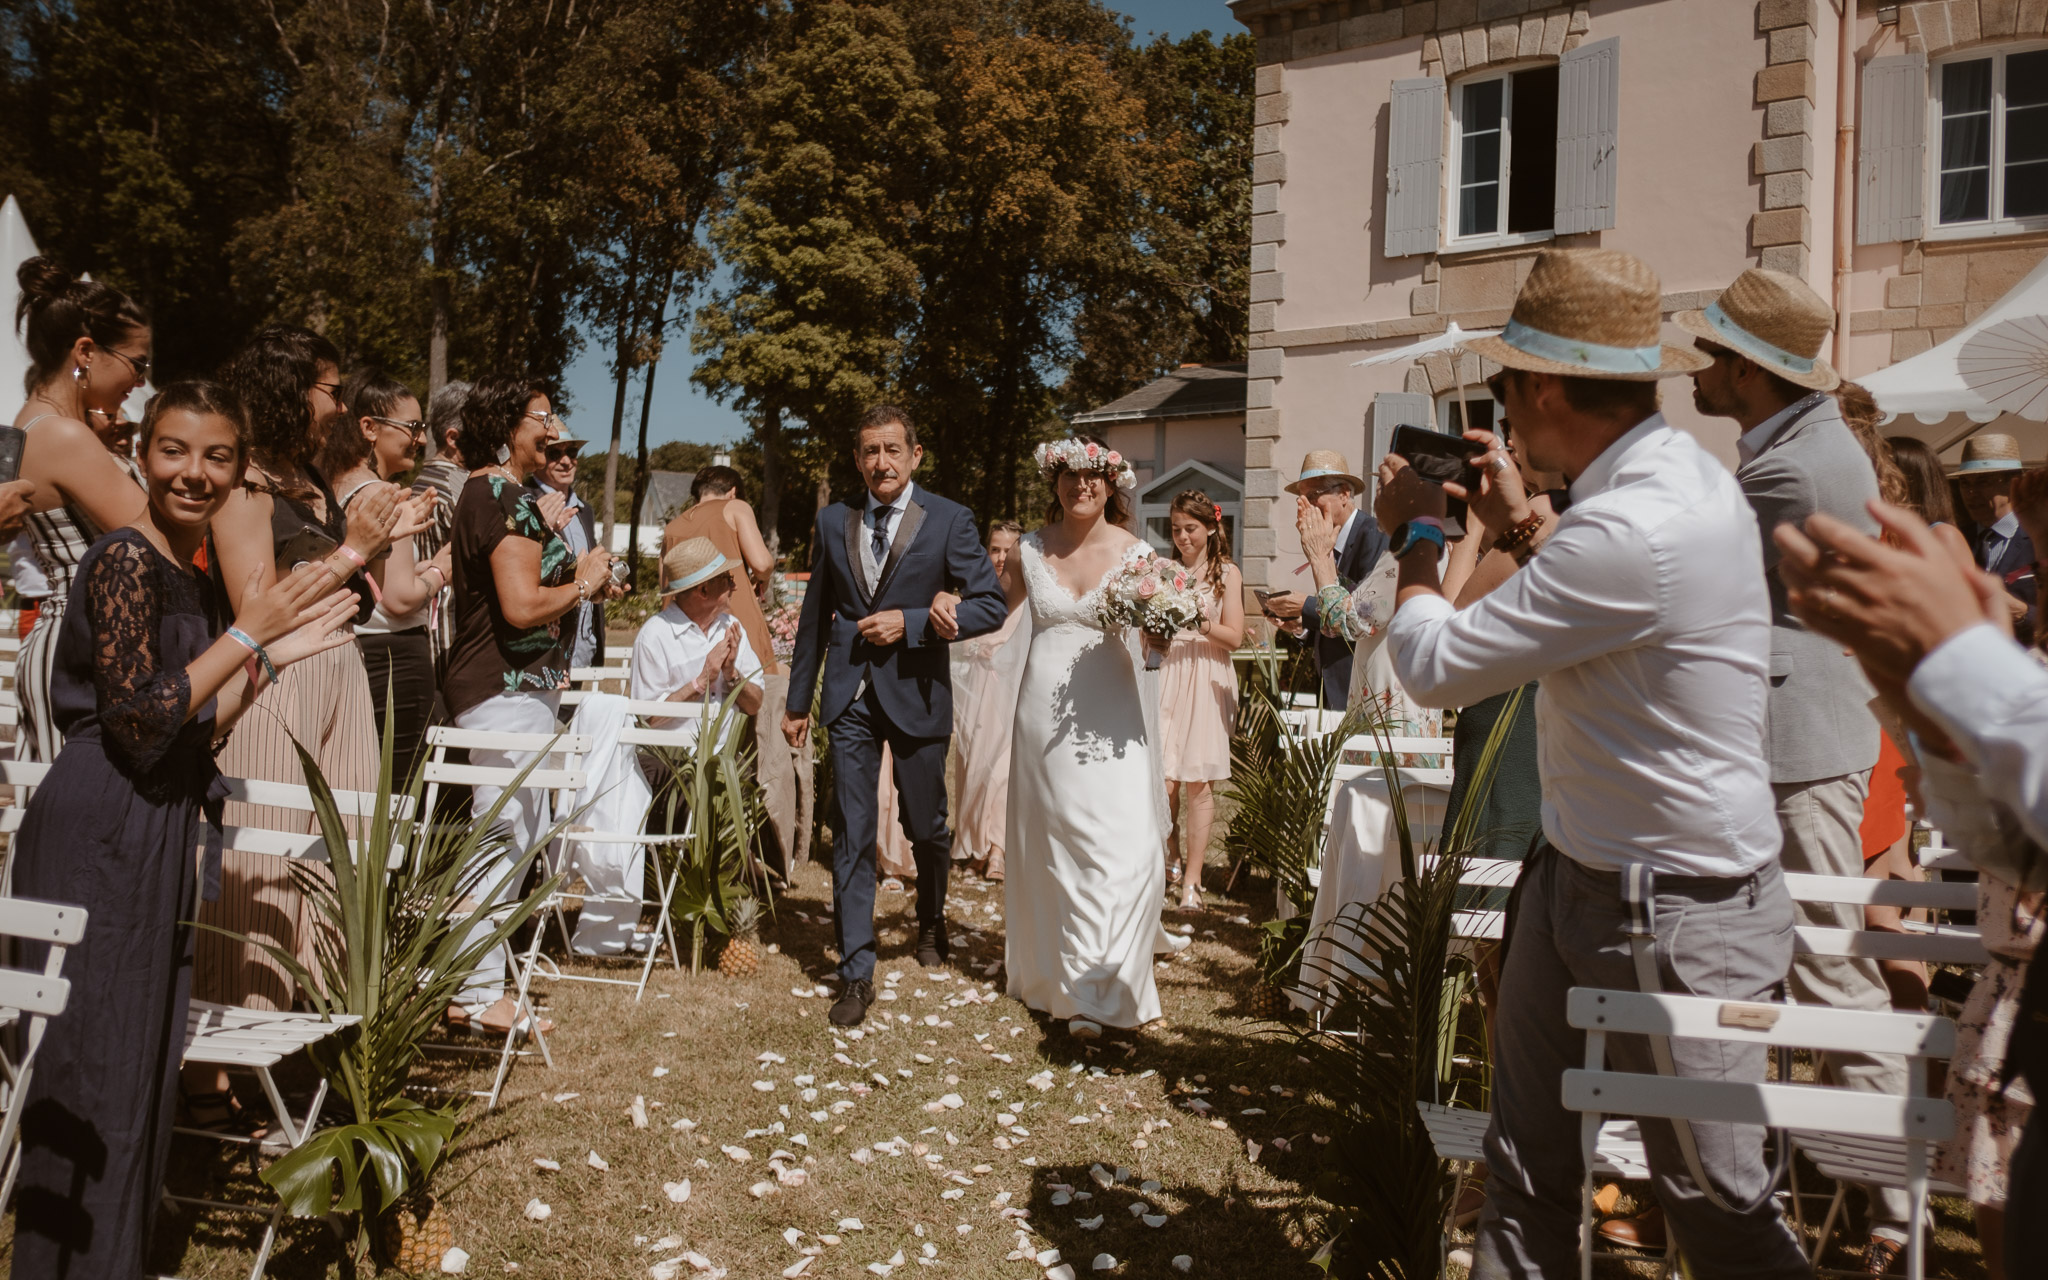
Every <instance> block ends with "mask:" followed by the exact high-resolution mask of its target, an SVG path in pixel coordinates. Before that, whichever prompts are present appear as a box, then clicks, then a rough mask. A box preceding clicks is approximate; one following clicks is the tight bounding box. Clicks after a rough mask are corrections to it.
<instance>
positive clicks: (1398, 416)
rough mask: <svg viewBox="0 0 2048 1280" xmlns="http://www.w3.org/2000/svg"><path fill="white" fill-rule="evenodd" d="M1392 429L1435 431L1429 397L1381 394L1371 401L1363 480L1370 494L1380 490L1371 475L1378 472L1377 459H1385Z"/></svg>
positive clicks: (1434, 417) (1391, 437)
mask: <svg viewBox="0 0 2048 1280" xmlns="http://www.w3.org/2000/svg"><path fill="white" fill-rule="evenodd" d="M1395 427H1422V428H1425V429H1427V430H1430V431H1434V430H1436V408H1435V406H1434V405H1432V404H1431V403H1430V399H1429V397H1428V396H1425V395H1420V394H1417V393H1416V392H1413V391H1382V392H1380V393H1379V394H1378V395H1376V396H1374V397H1373V398H1372V452H1371V453H1369V454H1367V455H1366V458H1365V479H1366V481H1367V488H1368V489H1370V490H1372V491H1373V492H1377V491H1378V490H1379V480H1378V478H1377V477H1376V476H1375V475H1374V473H1375V472H1377V471H1378V470H1379V469H1380V459H1381V458H1384V457H1386V456H1387V444H1388V442H1390V441H1391V440H1393V438H1394V428H1395Z"/></svg>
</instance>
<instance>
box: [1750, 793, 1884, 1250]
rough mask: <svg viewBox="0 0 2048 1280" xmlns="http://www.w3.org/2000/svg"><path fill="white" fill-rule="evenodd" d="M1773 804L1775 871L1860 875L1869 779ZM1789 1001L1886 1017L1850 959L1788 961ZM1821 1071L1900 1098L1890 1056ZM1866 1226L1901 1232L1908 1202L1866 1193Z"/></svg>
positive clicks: (1853, 1056) (1841, 910) (1878, 982)
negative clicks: (1779, 845)
mask: <svg viewBox="0 0 2048 1280" xmlns="http://www.w3.org/2000/svg"><path fill="white" fill-rule="evenodd" d="M1771 791H1772V792H1773V793H1774V794H1775V795H1776V796H1777V800H1778V826H1779V827H1780V829H1782V830H1783V831H1784V833H1785V848H1784V852H1783V853H1782V854H1780V855H1779V859H1778V861H1779V865H1780V866H1782V867H1783V868H1784V869H1785V870H1787V871H1793V872H1804V873H1806V874H1808V875H1817V876H1858V877H1860V876H1861V875H1862V874H1863V839H1862V835H1861V832H1860V828H1861V826H1862V824H1863V801H1864V799H1865V798H1866V797H1867V796H1868V795H1869V793H1870V780H1869V775H1867V774H1861V773H1851V774H1845V775H1843V776H1841V777H1838V778H1822V779H1820V780H1819V781H1816V782H1794V783H1773V784H1772V786H1771ZM1793 909H1794V910H1795V911H1796V912H1797V913H1798V915H1799V923H1801V924H1806V925H1814V926H1817V927H1819V928H1823V929H1861V928H1862V927H1863V908H1861V907H1859V906H1856V905H1854V904H1853V903H1833V902H1799V903H1794V904H1793ZM1791 989H1792V998H1793V999H1794V1000H1797V1001H1798V1002H1799V1003H1801V1004H1824V1005H1829V1006H1831V1007H1833V1008H1836V1009H1863V1010H1878V1011H1889V1010H1890V1009H1891V1007H1892V997H1891V990H1890V988H1888V987H1886V986H1885V982H1884V975H1883V974H1882V973H1880V972H1879V971H1878V967H1877V961H1875V960H1861V959H1857V958H1856V957H1854V956H1809V955H1795V956H1794V957H1792V973H1791ZM1820 1066H1821V1068H1822V1069H1823V1070H1824V1071H1826V1072H1827V1073H1828V1074H1829V1075H1831V1076H1833V1078H1834V1081H1835V1083H1836V1084H1838V1085H1840V1086H1841V1087H1842V1088H1844V1089H1857V1090H1861V1091H1863V1092H1865V1093H1891V1094H1903V1093H1904V1092H1905V1091H1906V1060H1905V1059H1904V1058H1903V1057H1900V1056H1899V1055H1898V1054H1893V1053H1843V1052H1832V1053H1827V1054H1824V1055H1822V1057H1821V1062H1820ZM1865 1191H1866V1192H1867V1193H1868V1194H1869V1197H1870V1225H1872V1226H1883V1227H1892V1228H1895V1229H1897V1230H1899V1231H1901V1232H1903V1231H1904V1230H1905V1229H1906V1219H1907V1218H1909V1217H1910V1216H1912V1212H1913V1200H1912V1197H1911V1196H1908V1195H1907V1194H1906V1191H1905V1188H1903V1187H1866V1188H1865Z"/></svg>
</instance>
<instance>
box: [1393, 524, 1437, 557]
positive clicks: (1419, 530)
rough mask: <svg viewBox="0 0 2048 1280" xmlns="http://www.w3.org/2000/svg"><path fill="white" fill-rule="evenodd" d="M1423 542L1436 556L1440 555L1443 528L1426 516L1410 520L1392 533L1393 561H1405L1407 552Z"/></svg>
mask: <svg viewBox="0 0 2048 1280" xmlns="http://www.w3.org/2000/svg"><path fill="white" fill-rule="evenodd" d="M1425 521H1426V523H1425ZM1425 542H1426V543H1428V544H1430V546H1432V547H1434V548H1435V550H1436V554H1437V555H1442V554H1443V550H1444V546H1445V538H1444V531H1443V527H1442V526H1441V525H1439V524H1438V523H1437V522H1436V521H1434V520H1430V519H1429V517H1427V516H1424V517H1422V518H1421V519H1418V520H1410V521H1409V522H1408V523H1406V524H1404V525H1402V526H1401V527H1400V528H1399V529H1396V530H1395V531H1394V559H1396V560H1403V559H1406V558H1407V556H1408V553H1409V552H1411V551H1413V550H1415V548H1416V547H1417V546H1419V545H1421V544H1422V543H1425Z"/></svg>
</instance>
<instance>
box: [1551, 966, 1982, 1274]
mask: <svg viewBox="0 0 2048 1280" xmlns="http://www.w3.org/2000/svg"><path fill="white" fill-rule="evenodd" d="M1565 1021H1566V1022H1567V1023H1569V1024H1570V1025H1571V1026H1573V1027H1575V1028H1577V1029H1579V1030H1582V1031H1584V1032H1586V1065H1585V1067H1584V1068H1583V1069H1579V1068H1572V1069H1568V1070H1566V1071H1565V1073H1564V1082H1563V1090H1564V1105H1565V1106H1566V1107H1567V1108H1568V1109H1570V1110H1573V1111H1579V1112H1583V1113H1584V1117H1583V1120H1582V1123H1581V1127H1580V1142H1581V1145H1582V1148H1583V1150H1584V1151H1585V1154H1586V1174H1585V1177H1584V1179H1583V1181H1582V1185H1581V1188H1580V1216H1579V1258H1580V1263H1579V1269H1580V1276H1581V1277H1582V1280H1591V1277H1592V1274H1593V1218H1594V1214H1593V1155H1594V1151H1595V1147H1596V1143H1597V1141H1598V1136H1599V1131H1600V1127H1601V1121H1602V1118H1603V1117H1604V1116H1606V1115H1613V1114H1620V1115H1630V1116H1636V1117H1638V1118H1640V1117H1644V1116H1657V1117H1661V1118H1664V1119H1668V1120H1675V1121H1694V1120H1697V1121H1701V1122H1703V1123H1709V1124H1751V1125H1763V1126H1765V1127H1766V1128H1771V1129H1784V1130H1789V1131H1791V1137H1792V1141H1793V1142H1794V1144H1795V1145H1800V1146H1804V1144H1805V1142H1806V1141H1807V1135H1809V1134H1811V1135H1816V1136H1817V1139H1818V1138H1829V1139H1839V1138H1845V1137H1856V1138H1862V1139H1868V1140H1873V1141H1875V1142H1877V1143H1881V1144H1884V1145H1886V1146H1889V1147H1891V1148H1893V1149H1894V1150H1895V1151H1896V1152H1897V1153H1898V1157H1899V1160H1900V1162H1901V1164H1902V1166H1903V1170H1904V1183H1905V1187H1906V1190H1907V1193H1908V1194H1909V1195H1910V1196H1911V1197H1912V1202H1913V1212H1912V1221H1911V1224H1910V1225H1909V1227H1908V1232H1909V1237H1908V1241H1907V1246H1906V1258H1907V1274H1908V1275H1909V1276H1910V1277H1911V1278H1912V1280H1923V1277H1924V1275H1925V1268H1926V1257H1925V1253H1926V1249H1925V1222H1926V1216H1927V1192H1928V1180H1927V1154H1928V1153H1927V1147H1928V1144H1929V1143H1932V1142H1941V1141H1945V1140H1946V1139H1948V1138H1949V1137H1951V1136H1953V1134H1954V1133H1955V1112H1954V1109H1953V1108H1952V1107H1951V1106H1950V1105H1949V1104H1948V1102H1947V1101H1945V1100H1943V1099H1940V1098H1930V1097H1927V1096H1926V1093H1925V1090H1926V1081H1927V1073H1926V1060H1927V1059H1929V1058H1946V1057H1949V1056H1951V1055H1952V1054H1953V1053H1954V1052H1955V1024H1954V1023H1953V1022H1950V1021H1949V1020H1948V1019H1947V1018H1941V1017H1936V1016H1935V1015H1933V1014H1923V1013H1879V1012H1864V1011H1862V1010H1855V1009H1828V1008H1821V1007H1817V1006H1811V1005H1786V1004H1752V1003H1747V1002H1744V1001H1737V1000H1716V999H1712V998H1709V997H1704V996H1680V995H1662V994H1647V993H1644V992H1639V991H1605V990H1599V989H1596V988H1591V987H1574V988H1573V989H1572V990H1571V991H1570V993H1569V994H1568V995H1567V997H1566V1001H1565ZM1611 1033H1622V1034H1633V1035H1651V1036H1676V1037H1681V1038H1685V1039H1695V1040H1722V1041H1730V1042H1737V1043H1744V1044H1760V1045H1767V1046H1771V1047H1774V1048H1776V1049H1777V1050H1778V1051H1779V1052H1781V1053H1789V1052H1791V1051H1792V1050H1793V1049H1794V1048H1806V1049H1820V1050H1830V1049H1835V1050H1850V1051H1858V1052H1864V1053H1893V1054H1901V1055H1904V1056H1905V1057H1906V1058H1907V1059H1909V1062H1910V1068H1911V1069H1910V1070H1909V1071H1908V1075H1907V1079H1908V1084H1907V1088H1908V1093H1907V1094H1906V1095H1904V1096H1894V1095H1890V1094H1879V1093H1860V1092H1855V1091H1852V1090H1848V1089H1837V1088H1830V1087H1826V1086H1821V1085H1803V1084H1768V1083H1764V1082H1761V1081H1759V1082H1756V1083H1750V1082H1746V1081H1735V1080H1694V1079H1686V1078H1683V1077H1679V1076H1665V1075H1654V1074H1648V1073H1643V1072H1634V1071H1612V1070H1609V1069H1608V1067H1607V1065H1606V1054H1607V1037H1608V1035H1609V1034H1611ZM1794 1202H1795V1204H1796V1203H1797V1198H1796V1197H1795V1198H1794ZM1836 1203H1837V1206H1838V1207H1839V1203H1840V1201H1839V1197H1838V1198H1837V1202H1836ZM1832 1219H1833V1214H1832V1213H1831V1214H1830V1226H1832ZM1825 1238H1826V1236H1825V1233H1823V1236H1822V1239H1823V1240H1825ZM1816 1256H1818V1255H1816Z"/></svg>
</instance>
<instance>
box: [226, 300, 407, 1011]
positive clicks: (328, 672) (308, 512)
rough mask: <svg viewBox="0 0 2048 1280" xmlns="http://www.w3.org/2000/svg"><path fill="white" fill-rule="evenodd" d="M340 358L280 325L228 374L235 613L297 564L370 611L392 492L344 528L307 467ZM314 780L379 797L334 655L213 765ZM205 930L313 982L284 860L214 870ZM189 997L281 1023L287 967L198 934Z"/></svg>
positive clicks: (240, 860)
mask: <svg viewBox="0 0 2048 1280" xmlns="http://www.w3.org/2000/svg"><path fill="white" fill-rule="evenodd" d="M340 361H341V356H340V353H339V352H337V351H336V350H335V349H334V346H333V344H331V343H329V342H328V341H327V340H326V339H325V338H322V337H320V336H319V335H317V334H314V333H311V332H308V331H307V330H304V329H297V328H292V327H289V326H284V325H276V326H272V327H271V328H268V329H265V330H263V331H262V332H260V333H258V334H257V335H256V336H255V337H254V338H253V339H251V340H250V343H249V345H248V346H247V347H245V348H243V350H242V351H241V352H240V353H239V354H237V355H236V356H235V358H234V359H233V360H231V361H229V362H228V365H227V367H226V368H225V369H224V370H223V371H222V381H223V382H225V383H226V384H227V385H228V386H229V387H230V389H232V390H233V391H235V392H236V393H237V394H238V395H239V396H240V397H241V399H242V402H243V403H244V404H245V405H246V406H247V408H248V411H249V427H250V437H251V450H250V457H249V465H248V468H247V470H246V472H245V473H244V477H243V481H242V487H241V488H240V489H239V490H237V491H236V492H235V494H234V495H233V496H232V497H230V498H229V499H228V500H227V504H226V505H225V506H223V507H222V508H221V512H220V514H219V515H217V516H215V517H214V521H213V534H212V537H211V538H210V539H209V540H208V542H207V556H208V560H209V564H210V567H211V572H212V574H213V577H214V580H215V582H217V583H218V584H219V585H220V587H221V589H222V591H223V592H224V593H225V595H226V597H227V600H228V604H229V607H230V608H233V609H238V608H240V607H241V598H242V593H243V592H244V591H246V590H247V589H248V588H249V586H250V584H252V583H259V584H261V585H263V586H266V587H267V586H268V585H269V584H270V583H272V582H275V581H276V580H277V579H279V578H281V577H284V576H285V575H287V574H289V573H291V572H292V570H293V569H294V568H295V567H296V566H298V565H300V564H317V565H320V566H321V567H322V568H323V569H325V570H326V572H327V573H329V574H330V575H332V576H333V578H334V580H335V581H336V582H338V583H348V584H349V585H350V586H352V587H354V588H355V589H356V590H357V592H358V594H359V595H360V596H361V597H362V599H363V600H364V602H365V604H367V602H368V600H369V591H368V588H367V587H365V586H363V585H362V578H361V576H360V570H361V569H362V568H363V566H365V565H366V564H368V563H369V562H370V561H371V560H374V559H375V558H377V557H378V556H380V555H382V554H383V553H384V550H385V548H386V547H387V546H389V545H390V543H391V540H392V538H393V537H394V536H409V535H410V533H411V532H412V530H411V529H410V528H406V527H394V525H395V522H396V521H397V520H398V518H399V513H400V510H401V507H402V506H403V507H405V508H406V509H407V510H408V512H410V510H411V508H410V504H401V503H400V502H399V501H398V498H399V496H400V495H399V494H398V492H397V490H396V489H395V488H394V487H393V486H390V485H383V486H381V488H380V490H379V491H378V492H374V493H366V494H364V495H363V496H362V497H360V498H358V499H357V500H356V502H355V504H354V506H352V507H351V508H350V510H349V514H348V516H347V517H346V518H344V517H343V515H342V512H341V504H340V503H339V502H337V501H336V500H335V496H334V491H333V490H332V489H331V488H329V487H328V484H327V481H326V480H325V478H324V477H322V476H321V475H320V473H319V472H318V471H317V470H316V469H314V468H313V467H312V466H311V465H310V464H309V463H308V461H307V459H309V458H310V457H311V456H312V454H313V452H314V450H315V449H316V448H317V446H318V442H319V440H320V438H321V435H322V433H323V432H324V431H325V430H326V429H327V428H328V426H329V425H330V424H331V423H332V422H333V421H334V420H335V419H337V418H338V417H339V415H340V401H339V400H338V399H337V398H336V397H337V394H338V392H339V390H340V384H341V377H340ZM294 739H296V740H297V741H298V742H299V744H301V745H303V746H304V747H305V749H306V750H307V751H308V752H309V753H310V754H311V755H312V756H313V758H314V760H315V761H316V762H317V763H318V765H319V766H320V771H321V773H322V774H323V775H324V776H325V778H326V779H327V784H328V785H329V786H330V787H333V788H334V789H335V790H337V791H342V790H346V791H367V790H374V789H375V788H376V785H377V759H378V745H379V744H378V739H377V725H376V719H375V716H374V714H373V713H372V711H371V707H370V684H369V678H368V676H367V675H366V674H365V673H364V670H363V659H362V655H361V652H360V651H359V650H358V649H357V648H356V646H354V645H352V644H351V645H342V646H341V647H339V648H336V649H329V650H327V651H326V652H324V653H321V654H318V655H316V656H314V657H311V658H308V659H307V660H306V661H305V662H303V663H301V664H300V665H299V666H298V668H297V669H295V670H294V671H293V672H292V676H291V679H289V680H286V681H284V682H282V683H280V684H276V685H272V686H270V687H269V688H266V689H265V690H264V691H263V693H262V695H261V696H260V697H258V698H257V700H256V704H255V706H254V707H252V708H251V709H250V714H249V715H248V716H247V717H246V718H245V719H244V720H243V722H242V723H241V725H240V726H239V727H238V728H237V729H236V730H235V734H234V736H233V737H232V738H230V739H229V740H228V744H227V747H226V748H225V749H224V750H223V751H222V752H221V754H220V770H221V772H222V773H224V774H226V775H228V776H229V777H237V778H259V779H263V780H265V781H270V782H294V783H295V782H300V781H302V780H303V776H304V774H303V770H302V769H301V767H300V765H299V758H298V754H297V751H296V750H295V749H294V747H293V745H292V743H293V740H294ZM227 822H228V824H229V825H231V826H250V827H259V828H265V829H269V830H278V831H310V830H312V829H313V815H312V814H310V813H304V812H300V811H297V810H292V809H279V808H274V807H271V806H266V805H249V804H239V803H231V804H229V805H228V806H227ZM199 919H200V923H202V924H211V925H218V926H220V927H221V928H223V929H228V930H232V931H233V932H236V933H240V934H246V935H248V936H249V937H251V938H256V939H261V940H264V941H267V942H269V943H271V944H272V945H274V946H276V947H278V948H280V949H282V950H286V951H290V952H293V953H295V954H297V955H298V956H299V957H300V958H301V960H302V961H303V962H305V964H306V966H307V968H309V969H315V970H317V968H318V966H317V963H316V962H315V952H314V938H313V935H312V931H311V928H310V926H311V923H312V917H311V915H310V913H309V911H308V909H307V906H306V903H305V901H304V900H303V898H302V897H301V896H300V894H299V891H298V889H297V887H296V886H295V885H294V884H293V883H292V875H291V865H290V859H288V858H282V857H277V856H274V855H271V854H261V853H246V852H240V851H237V850H233V849H230V850H227V851H226V852H225V853H224V854H223V855H222V858H221V891H220V898H219V900H218V901H215V902H209V903H207V904H205V906H204V907H203V908H202V909H201V911H200V915H199ZM192 994H193V996H194V997H195V998H197V999H201V1000H216V1001H219V1002H221V1003H224V1004H236V1005H243V1006H246V1007H249V1008H256V1009H288V1008H290V1007H291V1006H292V1002H293V998H294V989H293V983H292V979H291V977H290V975H289V974H288V973H287V972H286V971H285V969H284V967H283V966H282V965H280V964H278V963H277V962H276V961H275V960H273V959H272V958H271V957H270V955H269V954H268V953H267V952H265V951H263V950H262V949H261V948H259V947H257V946H255V945H254V944H252V943H244V942H240V941H237V940H235V939H232V938H226V937H222V936H221V935H219V934H214V933H202V934H201V935H200V937H199V943H198V952H197V956H196V958H195V961H194V966H193V977H192Z"/></svg>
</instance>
